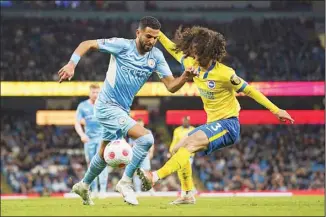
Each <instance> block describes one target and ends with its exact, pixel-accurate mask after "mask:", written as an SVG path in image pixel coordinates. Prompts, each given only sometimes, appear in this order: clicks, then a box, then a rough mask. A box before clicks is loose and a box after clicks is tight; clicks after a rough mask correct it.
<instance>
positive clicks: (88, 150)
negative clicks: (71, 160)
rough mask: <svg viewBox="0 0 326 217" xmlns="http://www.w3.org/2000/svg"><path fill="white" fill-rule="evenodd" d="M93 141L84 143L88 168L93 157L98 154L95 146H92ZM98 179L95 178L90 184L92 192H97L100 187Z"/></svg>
mask: <svg viewBox="0 0 326 217" xmlns="http://www.w3.org/2000/svg"><path fill="white" fill-rule="evenodd" d="M92 145H93V144H92V142H91V141H90V142H87V143H84V154H85V159H86V163H87V168H88V167H89V165H90V163H91V160H92V159H93V157H94V156H95V154H96V150H94V147H92ZM96 186H97V185H96V180H94V181H93V182H92V183H91V185H90V190H91V191H92V192H96V191H97V190H98V189H97V188H96Z"/></svg>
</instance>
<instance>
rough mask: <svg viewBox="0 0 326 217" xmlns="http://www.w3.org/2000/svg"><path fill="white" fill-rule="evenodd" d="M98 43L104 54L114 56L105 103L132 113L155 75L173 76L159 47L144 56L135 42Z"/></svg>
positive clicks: (103, 96) (104, 92)
mask: <svg viewBox="0 0 326 217" xmlns="http://www.w3.org/2000/svg"><path fill="white" fill-rule="evenodd" d="M97 43H98V46H99V49H100V51H102V52H107V53H110V54H111V59H110V65H109V68H108V71H107V73H106V78H105V81H104V86H103V88H102V90H101V92H100V94H99V100H100V101H102V102H107V101H111V102H113V103H116V104H118V105H119V106H120V107H122V108H123V109H124V110H126V111H127V112H128V111H129V110H130V106H131V104H132V101H133V99H134V97H135V95H136V94H137V92H138V91H139V90H140V88H141V87H142V86H143V85H144V83H145V82H146V81H147V80H148V78H149V77H150V76H151V74H152V73H153V72H156V73H157V74H158V76H159V77H160V78H164V77H166V76H170V75H172V72H171V70H170V68H169V66H168V64H167V62H166V60H165V58H164V56H163V53H162V52H161V51H160V50H159V49H158V48H156V47H153V49H152V50H151V51H149V52H147V53H145V55H140V54H139V53H138V50H137V48H136V40H135V39H132V40H130V39H124V38H110V39H98V40H97Z"/></svg>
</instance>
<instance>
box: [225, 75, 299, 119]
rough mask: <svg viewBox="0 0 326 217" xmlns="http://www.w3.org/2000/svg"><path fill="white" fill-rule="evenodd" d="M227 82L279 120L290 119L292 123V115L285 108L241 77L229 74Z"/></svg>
mask: <svg viewBox="0 0 326 217" xmlns="http://www.w3.org/2000/svg"><path fill="white" fill-rule="evenodd" d="M229 82H230V84H231V85H232V86H233V89H234V90H235V91H236V92H238V93H239V92H243V93H244V94H246V95H247V96H249V97H251V98H252V99H254V100H255V101H256V102H258V103H259V104H261V105H262V106H264V107H265V108H267V109H269V110H270V111H271V112H272V113H273V114H274V115H275V116H276V117H277V118H278V119H279V120H280V121H282V122H286V121H290V122H291V123H294V120H293V119H292V117H291V116H290V115H289V114H288V113H287V112H286V111H285V110H283V109H280V108H278V107H277V106H276V105H274V104H273V103H272V102H271V101H270V100H269V99H268V98H267V97H266V96H264V94H262V93H261V92H260V91H259V90H257V89H256V88H254V87H253V86H251V85H249V84H248V83H247V82H246V81H244V80H243V79H241V78H239V77H238V76H237V75H236V74H233V75H232V76H231V78H230V81H229Z"/></svg>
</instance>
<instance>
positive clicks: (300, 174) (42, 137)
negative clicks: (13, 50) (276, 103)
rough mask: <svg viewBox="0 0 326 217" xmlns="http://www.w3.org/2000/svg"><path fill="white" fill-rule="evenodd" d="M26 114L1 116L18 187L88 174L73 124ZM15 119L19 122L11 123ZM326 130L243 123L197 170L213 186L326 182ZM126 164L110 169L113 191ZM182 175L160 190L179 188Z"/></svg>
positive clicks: (58, 186)
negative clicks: (230, 142) (231, 141)
mask: <svg viewBox="0 0 326 217" xmlns="http://www.w3.org/2000/svg"><path fill="white" fill-rule="evenodd" d="M23 120H24V118H23V117H20V116H7V117H5V118H3V119H2V121H1V126H2V130H1V165H2V167H1V170H2V171H1V172H2V173H3V174H5V177H6V179H7V182H8V183H9V184H10V186H11V187H12V189H13V191H14V192H17V193H18V192H19V193H33V192H34V193H35V192H38V193H42V194H46V193H49V192H68V191H70V190H71V187H72V185H73V184H74V183H75V182H77V181H78V180H80V179H81V178H82V177H83V174H84V173H85V169H86V162H85V157H84V152H83V149H82V147H83V145H82V143H81V141H80V139H79V137H78V135H77V134H76V133H75V131H74V129H72V128H60V127H56V126H46V127H45V126H42V127H41V126H36V125H35V124H33V123H31V122H29V121H23ZM10 123H15V124H10ZM151 130H152V131H153V133H154V136H155V152H154V158H153V159H152V168H153V169H158V168H159V167H160V166H162V164H163V163H164V162H166V160H167V159H168V145H169V144H168V143H165V142H163V141H162V139H161V135H160V133H156V130H155V129H151ZM324 135H325V130H324V127H323V126H322V125H319V126H318V125H293V126H289V125H286V126H285V125H279V126H272V125H265V126H256V125H255V126H242V132H241V141H240V142H238V144H236V145H234V146H232V147H228V148H225V149H223V150H221V151H218V152H216V153H215V154H213V155H211V156H203V155H201V154H200V153H199V154H198V155H197V156H196V157H195V161H194V166H193V168H194V173H195V174H196V175H197V176H198V177H199V178H200V180H201V181H202V182H203V184H204V185H205V188H206V189H207V190H281V191H282V190H291V189H318V188H323V186H324V182H325V179H324V177H325V163H324V155H325V148H324V144H325V137H324ZM122 172H123V170H113V171H112V172H111V173H110V175H109V184H108V190H109V191H113V188H114V186H115V184H116V183H117V181H118V180H119V179H120V177H121V175H122ZM179 189H180V188H179V183H178V181H177V179H176V175H174V176H170V177H169V178H167V179H165V180H163V181H161V182H160V184H159V185H157V186H156V190H162V191H167V190H179Z"/></svg>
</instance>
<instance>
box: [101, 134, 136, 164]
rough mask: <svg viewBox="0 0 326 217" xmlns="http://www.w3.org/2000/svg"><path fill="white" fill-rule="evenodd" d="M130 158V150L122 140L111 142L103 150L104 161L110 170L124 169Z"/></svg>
mask: <svg viewBox="0 0 326 217" xmlns="http://www.w3.org/2000/svg"><path fill="white" fill-rule="evenodd" d="M131 158H132V148H131V146H130V145H129V144H128V143H127V142H126V140H124V139H119V140H113V141H111V142H110V143H108V144H107V146H106V147H105V149H104V160H105V162H106V163H107V164H108V165H109V166H110V167H112V168H124V167H125V166H126V165H128V164H129V163H130V161H131Z"/></svg>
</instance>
